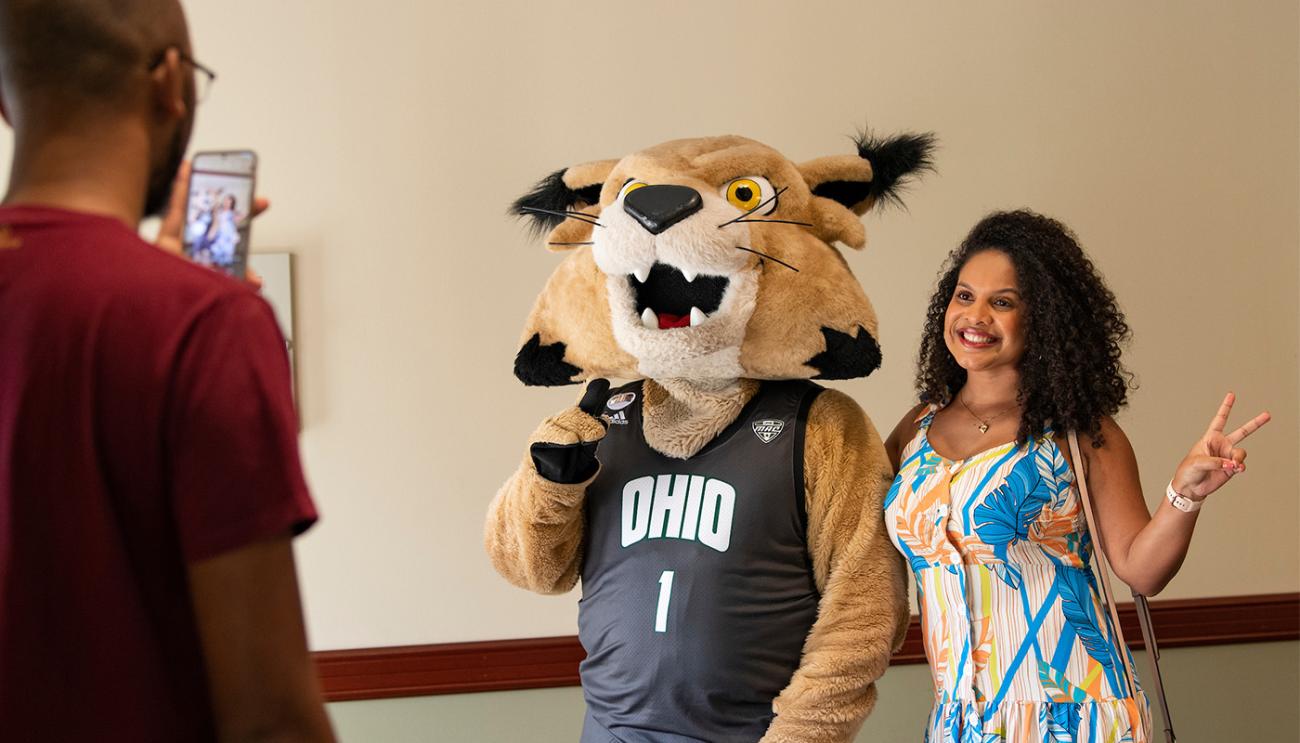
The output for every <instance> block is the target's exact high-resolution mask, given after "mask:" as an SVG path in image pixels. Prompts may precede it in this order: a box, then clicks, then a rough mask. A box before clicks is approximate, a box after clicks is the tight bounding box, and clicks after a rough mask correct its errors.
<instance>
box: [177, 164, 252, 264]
mask: <svg viewBox="0 0 1300 743" xmlns="http://www.w3.org/2000/svg"><path fill="white" fill-rule="evenodd" d="M256 169H257V155H256V154H254V153H252V152H249V151H238V152H201V153H199V154H197V155H195V156H194V160H193V163H192V169H191V171H190V195H189V204H188V208H187V209H186V218H185V254H186V255H188V256H189V257H190V260H192V261H194V262H195V263H198V264H201V265H204V266H211V267H212V268H216V269H219V270H221V271H225V272H226V273H228V274H230V275H231V276H234V277H236V278H241V279H242V278H243V277H244V272H245V270H246V269H247V266H248V233H249V229H248V228H249V222H250V219H251V214H252V208H253V184H254V179H255V176H256Z"/></svg>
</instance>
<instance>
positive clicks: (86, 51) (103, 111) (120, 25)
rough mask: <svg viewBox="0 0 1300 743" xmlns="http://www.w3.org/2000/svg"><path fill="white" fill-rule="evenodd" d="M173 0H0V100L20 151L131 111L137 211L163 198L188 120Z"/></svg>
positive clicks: (185, 63)
mask: <svg viewBox="0 0 1300 743" xmlns="http://www.w3.org/2000/svg"><path fill="white" fill-rule="evenodd" d="M191 60H192V58H191V57H190V40H189V31H188V29H187V27H186V24H185V15H184V12H183V11H182V10H181V6H180V3H179V2H178V0H0V96H2V98H0V100H2V102H3V104H4V113H5V118H6V119H7V120H8V121H9V122H10V124H11V125H12V126H13V127H14V132H15V137H16V145H17V150H18V152H17V153H16V155H15V157H21V156H22V151H23V149H24V148H25V147H39V146H40V144H41V140H43V139H47V138H48V137H51V136H60V137H72V136H75V137H84V138H86V139H88V140H99V141H101V142H102V143H103V144H104V146H106V147H111V146H112V144H113V143H112V142H111V141H106V140H104V139H103V137H102V134H101V131H100V130H102V129H107V127H105V126H104V124H105V123H106V122H116V121H120V120H122V119H130V120H133V121H138V122H140V123H142V124H143V130H144V131H145V132H146V136H147V138H148V149H149V179H148V184H147V189H146V193H145V214H157V213H159V212H161V211H162V209H163V208H165V207H166V205H167V200H168V197H169V195H170V189H171V183H172V180H173V179H174V178H175V175H176V171H177V169H178V168H179V167H180V164H181V161H182V160H183V158H184V154H185V148H186V146H187V145H188V144H189V136H190V131H191V129H192V126H193V122H194V104H195V81H194V68H193V65H192V62H191Z"/></svg>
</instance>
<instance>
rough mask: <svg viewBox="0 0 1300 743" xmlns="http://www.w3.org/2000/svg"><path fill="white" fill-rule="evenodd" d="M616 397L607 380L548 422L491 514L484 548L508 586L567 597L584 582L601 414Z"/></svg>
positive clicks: (602, 429)
mask: <svg viewBox="0 0 1300 743" xmlns="http://www.w3.org/2000/svg"><path fill="white" fill-rule="evenodd" d="M608 391H609V382H607V381H605V380H603V379H600V380H596V381H593V382H592V383H591V384H590V385H589V386H588V387H587V392H586V394H584V395H583V398H582V401H581V402H579V403H578V405H577V406H576V407H572V408H568V409H566V410H563V411H561V412H560V413H559V414H557V415H555V416H552V417H550V418H547V419H546V420H545V421H543V422H542V425H540V426H538V428H537V430H536V431H534V432H533V435H532V436H531V437H530V438H529V440H528V453H527V454H526V455H525V456H524V461H523V462H521V463H520V465H519V468H518V469H517V470H515V474H514V475H512V476H511V478H510V479H509V480H507V481H506V484H505V485H503V486H502V487H501V490H500V491H498V492H497V495H496V498H494V499H493V500H492V505H491V506H490V507H489V509H488V517H487V525H486V528H485V534H484V543H485V545H486V547H487V553H488V557H490V558H491V560H492V565H493V567H495V568H496V570H497V572H498V573H500V574H501V575H502V576H503V577H504V578H505V579H506V580H508V581H510V582H511V583H513V584H515V585H516V586H519V587H520V588H527V589H528V590H530V591H536V592H538V593H564V592H566V591H568V590H569V589H571V588H573V586H574V584H575V583H576V582H577V580H578V572H579V566H580V565H581V562H582V561H581V551H582V526H583V514H582V506H583V503H584V501H585V496H586V493H587V485H589V484H590V483H591V481H592V480H594V479H595V478H596V473H597V472H599V470H600V466H599V464H598V463H597V461H596V446H597V445H598V444H599V443H600V440H601V439H602V438H604V436H605V424H604V422H602V421H601V420H600V419H599V418H596V417H595V416H594V413H595V412H598V411H599V410H600V407H601V405H603V403H604V401H605V397H606V394H607V393H608Z"/></svg>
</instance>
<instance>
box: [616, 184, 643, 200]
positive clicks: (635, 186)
mask: <svg viewBox="0 0 1300 743" xmlns="http://www.w3.org/2000/svg"><path fill="white" fill-rule="evenodd" d="M648 185H650V184H648V183H642V182H641V181H628V182H627V183H625V184H623V190H622V192H620V193H619V198H623V197H625V196H627V195H628V194H630V193H632V192H633V191H635V190H637V189H638V188H645V187H646V186H648Z"/></svg>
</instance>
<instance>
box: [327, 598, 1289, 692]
mask: <svg viewBox="0 0 1300 743" xmlns="http://www.w3.org/2000/svg"><path fill="white" fill-rule="evenodd" d="M1119 613H1120V623H1121V624H1122V625H1123V626H1124V636H1125V638H1127V639H1128V641H1129V645H1131V646H1132V647H1135V648H1141V647H1142V633H1141V632H1140V631H1139V629H1138V623H1137V614H1136V613H1135V611H1134V610H1133V605H1132V604H1120V607H1119ZM1151 615H1152V619H1153V621H1154V623H1155V627H1156V638H1157V640H1158V641H1159V642H1160V647H1161V648H1177V647H1190V646H1200V645H1224V644H1232V643H1247V642H1268V641H1279V640H1300V593H1276V594H1262V595H1255V596H1224V597H1218V598H1203V599H1175V600H1169V601H1153V602H1152V603H1151ZM313 655H314V657H315V661H316V667H317V669H318V671H319V674H320V679H321V684H322V687H323V688H324V690H325V698H326V699H328V700H329V701H331V702H341V701H348V700H356V699H384V698H391V697H412V696H427V695H433V694H464V693H468V692H479V691H507V690H511V689H539V688H547V687H556V686H576V685H577V684H578V663H579V662H580V661H581V660H582V659H583V657H584V656H585V653H584V652H583V650H582V646H581V645H579V644H578V638H577V637H572V636H569V637H541V638H535V639H528V640H497V641H491V642H458V643H447V644H440V645H408V646H404V647H386V648H364V649H360V650H327V651H323V652H318V653H314V654H313ZM924 662H925V651H924V649H923V647H922V644H921V628H920V624H919V622H918V619H917V617H912V623H911V626H910V627H908V632H907V639H906V640H905V641H904V642H903V647H902V649H901V650H899V652H898V653H897V654H895V656H894V659H893V663H894V664H898V665H903V664H910V663H924Z"/></svg>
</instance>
